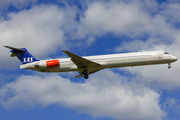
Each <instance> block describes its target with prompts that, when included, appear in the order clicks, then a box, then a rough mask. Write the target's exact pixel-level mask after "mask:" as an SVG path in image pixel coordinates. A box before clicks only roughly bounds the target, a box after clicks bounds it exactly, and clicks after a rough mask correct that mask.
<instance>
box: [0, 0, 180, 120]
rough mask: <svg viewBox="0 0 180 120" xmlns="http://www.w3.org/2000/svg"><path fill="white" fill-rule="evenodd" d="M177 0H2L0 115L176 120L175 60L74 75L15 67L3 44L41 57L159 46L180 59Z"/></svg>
mask: <svg viewBox="0 0 180 120" xmlns="http://www.w3.org/2000/svg"><path fill="white" fill-rule="evenodd" d="M179 13H180V2H179V0H157V1H156V0H114V1H110V0H78V1H76V0H73V1H71V0H67V1H63V0H53V1H52V0H16V1H14V0H8V1H7V0H4V1H0V14H1V16H0V46H1V47H0V55H1V58H0V117H1V119H3V120H11V119H18V120H24V119H26V120H32V119H34V120H39V119H43V120H48V119H54V120H59V119H67V120H71V119H74V120H80V119H83V120H84V119H87V120H91V119H95V120H132V119H133V120H152V119H153V120H178V119H179V117H180V95H179V92H180V88H179V87H180V79H179V78H180V74H179V71H180V67H179V66H180V62H179V61H177V62H175V63H172V68H171V69H170V70H169V69H168V65H166V64H164V65H152V66H139V67H134V68H130V67H127V68H116V69H106V70H101V71H99V72H97V73H94V74H92V75H90V77H89V79H88V80H84V78H78V79H74V78H73V77H74V76H75V75H76V74H78V73H76V72H69V73H38V72H36V71H30V70H21V69H20V68H19V65H20V64H21V62H20V61H19V60H18V59H17V58H10V57H9V56H10V51H9V50H8V49H6V48H4V47H3V45H9V46H14V47H18V48H22V47H24V48H27V49H28V51H29V52H30V53H31V54H33V55H34V56H35V57H37V58H39V59H50V58H62V57H67V55H65V54H64V53H63V52H61V50H63V49H66V50H69V51H71V52H73V53H75V54H77V55H80V56H84V55H99V54H110V53H124V52H135V51H143V50H145V51H149V50H165V51H168V52H169V53H171V54H173V55H175V56H177V57H178V58H180V53H179V51H180V48H179V46H180V14H179Z"/></svg>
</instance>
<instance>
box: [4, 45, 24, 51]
mask: <svg viewBox="0 0 180 120" xmlns="http://www.w3.org/2000/svg"><path fill="white" fill-rule="evenodd" d="M4 47H6V48H9V49H12V50H15V51H18V52H26V50H22V49H18V48H14V47H10V46H4Z"/></svg>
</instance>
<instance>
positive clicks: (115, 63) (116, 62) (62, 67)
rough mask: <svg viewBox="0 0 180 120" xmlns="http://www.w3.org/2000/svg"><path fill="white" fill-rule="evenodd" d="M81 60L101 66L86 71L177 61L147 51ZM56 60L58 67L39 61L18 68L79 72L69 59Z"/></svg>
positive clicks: (171, 57)
mask: <svg viewBox="0 0 180 120" xmlns="http://www.w3.org/2000/svg"><path fill="white" fill-rule="evenodd" d="M83 58H85V59H87V60H90V61H92V62H95V63H98V64H100V65H101V66H100V67H98V68H97V67H89V68H88V69H87V70H97V69H105V68H115V67H128V66H141V65H153V64H165V63H171V62H174V61H176V60H177V57H175V56H173V55H170V54H167V53H165V51H148V52H134V53H123V54H108V55H96V56H84V57H83ZM56 60H58V62H59V63H58V65H56V66H52V67H47V61H51V60H41V61H37V62H32V63H28V64H24V65H21V66H20V68H21V69H32V70H37V71H39V72H67V71H79V69H78V68H77V66H76V65H75V64H74V63H73V62H72V61H71V58H62V59H56Z"/></svg>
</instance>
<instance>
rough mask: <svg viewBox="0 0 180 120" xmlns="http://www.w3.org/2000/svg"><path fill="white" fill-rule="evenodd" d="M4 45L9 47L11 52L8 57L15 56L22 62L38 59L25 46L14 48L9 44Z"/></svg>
mask: <svg viewBox="0 0 180 120" xmlns="http://www.w3.org/2000/svg"><path fill="white" fill-rule="evenodd" d="M4 47H6V48H9V49H11V52H12V54H11V56H10V57H15V56H16V57H17V58H18V59H19V60H20V61H21V62H22V63H23V64H26V63H31V62H34V61H39V60H38V59H37V58H35V57H34V56H32V55H31V54H30V53H29V52H28V51H27V49H26V48H14V47H10V46H4Z"/></svg>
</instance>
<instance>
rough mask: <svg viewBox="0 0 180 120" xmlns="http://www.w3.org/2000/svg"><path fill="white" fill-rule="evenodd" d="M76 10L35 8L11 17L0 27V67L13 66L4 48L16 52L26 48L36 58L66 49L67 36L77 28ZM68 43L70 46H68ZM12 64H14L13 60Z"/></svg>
mask: <svg viewBox="0 0 180 120" xmlns="http://www.w3.org/2000/svg"><path fill="white" fill-rule="evenodd" d="M75 17H76V9H75V8H74V7H71V8H70V7H68V6H67V7H66V8H59V7H58V6H56V5H40V6H34V7H33V8H32V9H30V10H23V11H20V12H18V13H11V14H9V15H8V20H3V19H1V23H0V39H1V41H0V45H1V47H0V54H1V58H2V59H1V60H0V61H1V63H3V64H1V66H2V68H3V67H7V65H6V64H4V63H5V62H6V63H9V66H10V67H11V66H12V65H13V64H14V63H12V64H11V62H10V58H9V55H10V53H9V50H7V49H5V48H3V47H2V46H3V45H9V46H13V47H17V48H22V47H25V48H27V49H28V50H29V52H31V53H32V54H33V55H34V56H36V57H44V56H46V57H47V56H48V55H49V54H50V53H51V54H52V53H53V52H56V50H57V48H58V50H62V49H63V48H67V45H66V41H65V40H66V38H65V32H66V31H67V30H68V29H70V27H72V26H73V24H74V19H75ZM67 43H68V42H67ZM11 61H13V60H12V59H11Z"/></svg>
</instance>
